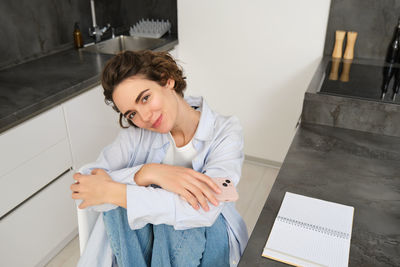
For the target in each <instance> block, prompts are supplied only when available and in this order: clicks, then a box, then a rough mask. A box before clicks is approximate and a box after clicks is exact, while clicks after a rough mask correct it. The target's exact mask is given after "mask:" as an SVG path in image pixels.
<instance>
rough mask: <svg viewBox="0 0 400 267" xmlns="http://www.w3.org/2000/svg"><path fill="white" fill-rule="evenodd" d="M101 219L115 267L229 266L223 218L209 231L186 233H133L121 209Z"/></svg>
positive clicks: (153, 229) (151, 229)
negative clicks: (115, 261) (114, 259)
mask: <svg viewBox="0 0 400 267" xmlns="http://www.w3.org/2000/svg"><path fill="white" fill-rule="evenodd" d="M103 218H104V224H105V227H106V231H107V235H108V238H109V240H110V245H111V249H112V251H113V254H114V255H115V257H116V260H117V263H118V267H132V266H138V267H145V266H146V267H147V266H152V267H169V266H170V267H181V266H185V267H190V266H201V267H208V266H218V267H225V266H229V240H228V233H227V230H226V224H225V219H224V217H223V216H222V214H220V215H219V217H218V218H217V220H216V221H215V223H214V224H213V225H212V226H211V227H198V228H192V229H187V230H175V229H174V228H173V227H172V226H170V225H166V224H159V225H153V224H147V225H146V226H144V227H143V228H141V229H137V230H132V229H131V228H130V227H129V225H128V219H127V212H126V209H124V208H121V207H119V208H116V209H114V210H110V211H108V212H104V214H103Z"/></svg>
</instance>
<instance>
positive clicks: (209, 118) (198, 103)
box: [185, 96, 215, 141]
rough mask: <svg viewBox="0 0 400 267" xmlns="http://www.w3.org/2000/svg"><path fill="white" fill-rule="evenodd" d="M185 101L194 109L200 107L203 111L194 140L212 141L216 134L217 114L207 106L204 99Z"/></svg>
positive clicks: (190, 97)
mask: <svg viewBox="0 0 400 267" xmlns="http://www.w3.org/2000/svg"><path fill="white" fill-rule="evenodd" d="M185 101H186V102H187V103H188V104H189V105H190V106H192V107H199V108H200V111H201V115H200V121H199V125H198V126H197V130H196V133H195V135H194V138H195V139H197V140H200V141H208V140H211V139H212V136H213V133H214V123H215V114H214V113H213V112H212V110H211V109H210V108H209V106H208V105H207V103H206V101H205V100H204V99H203V97H192V96H189V97H185Z"/></svg>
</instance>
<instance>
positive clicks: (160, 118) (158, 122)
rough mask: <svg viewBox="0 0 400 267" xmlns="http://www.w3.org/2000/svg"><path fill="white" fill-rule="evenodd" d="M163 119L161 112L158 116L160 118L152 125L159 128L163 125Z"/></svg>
mask: <svg viewBox="0 0 400 267" xmlns="http://www.w3.org/2000/svg"><path fill="white" fill-rule="evenodd" d="M162 119H163V115H162V114H161V115H160V117H158V119H157V120H156V121H155V122H154V123H153V125H152V126H151V127H152V128H154V129H157V128H158V127H159V126H160V125H161V122H162Z"/></svg>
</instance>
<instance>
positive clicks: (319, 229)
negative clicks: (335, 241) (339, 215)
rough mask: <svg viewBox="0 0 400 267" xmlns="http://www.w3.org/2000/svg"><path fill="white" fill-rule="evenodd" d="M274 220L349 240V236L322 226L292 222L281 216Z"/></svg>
mask: <svg viewBox="0 0 400 267" xmlns="http://www.w3.org/2000/svg"><path fill="white" fill-rule="evenodd" d="M276 219H277V220H278V221H280V222H283V223H288V224H291V225H294V226H298V227H301V228H304V229H308V230H312V231H316V232H320V233H322V234H326V235H330V236H334V237H338V238H342V239H350V234H348V233H344V232H341V231H336V230H333V229H330V228H327V227H322V226H318V225H315V224H310V223H305V222H301V221H297V220H293V219H290V218H286V217H282V216H277V217H276Z"/></svg>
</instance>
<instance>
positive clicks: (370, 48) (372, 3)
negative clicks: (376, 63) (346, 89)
mask: <svg viewBox="0 0 400 267" xmlns="http://www.w3.org/2000/svg"><path fill="white" fill-rule="evenodd" d="M399 17H400V1H399V0H331V7H330V13H329V20H328V28H327V32H326V39H325V48H324V54H325V55H331V54H332V51H333V45H334V42H335V31H336V30H346V31H357V32H358V36H357V42H356V45H355V50H354V51H355V52H354V57H355V58H368V59H378V60H380V59H384V58H385V55H386V50H387V48H388V45H389V42H390V40H391V38H392V35H393V31H394V28H395V26H396V25H397V20H398V18H399Z"/></svg>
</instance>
